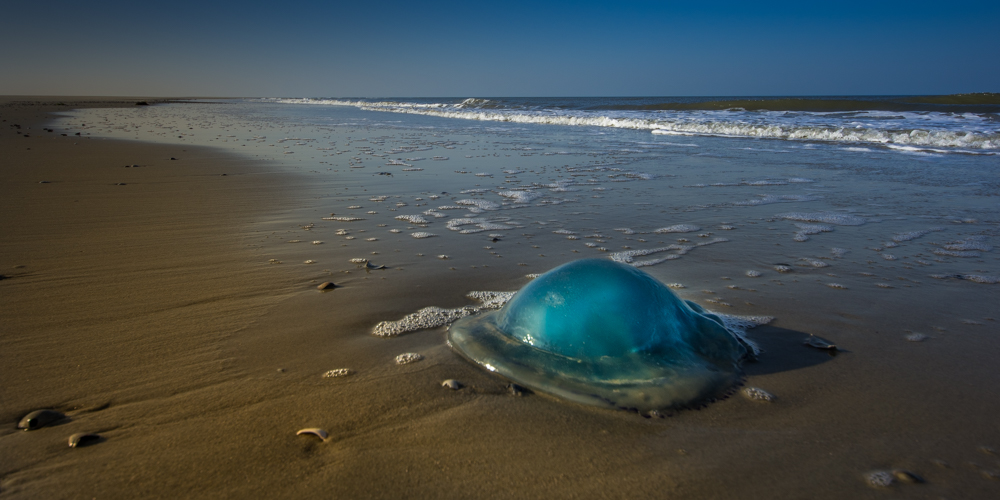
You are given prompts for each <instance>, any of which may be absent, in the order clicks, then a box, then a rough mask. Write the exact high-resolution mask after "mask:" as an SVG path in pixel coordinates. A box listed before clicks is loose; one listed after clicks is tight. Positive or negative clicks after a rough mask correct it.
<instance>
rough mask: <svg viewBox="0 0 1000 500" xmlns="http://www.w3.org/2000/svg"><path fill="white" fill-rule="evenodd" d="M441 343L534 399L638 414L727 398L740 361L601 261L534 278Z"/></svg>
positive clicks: (728, 336) (697, 313)
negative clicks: (541, 396)
mask: <svg viewBox="0 0 1000 500" xmlns="http://www.w3.org/2000/svg"><path fill="white" fill-rule="evenodd" d="M448 339H449V341H450V344H451V346H452V347H453V348H454V349H455V350H456V351H457V352H458V353H459V354H461V355H462V356H464V357H465V358H467V359H469V360H470V361H472V362H474V363H476V364H478V365H480V366H482V367H484V368H486V369H487V370H490V371H493V372H496V373H498V374H500V375H502V376H504V377H506V378H508V379H510V380H513V381H514V382H517V383H519V384H522V385H524V386H527V387H530V388H532V389H535V390H537V391H541V392H545V393H549V394H552V395H555V396H558V397H561V398H565V399H569V400H571V401H576V402H579V403H584V404H590V405H597V406H607V407H616V408H624V409H635V410H640V411H649V410H658V409H667V408H682V407H688V406H693V405H696V404H698V403H701V402H702V401H705V400H710V399H712V398H717V397H720V396H723V395H725V394H727V393H728V392H729V391H731V389H732V388H733V387H734V386H735V385H736V384H738V383H739V382H740V380H741V379H742V371H741V370H740V363H741V362H742V361H743V359H744V358H745V357H746V356H747V354H748V351H747V348H746V346H745V345H744V344H743V343H742V342H741V340H740V339H739V338H738V337H737V336H735V335H733V334H732V333H730V331H729V330H727V329H726V328H725V327H724V326H723V323H722V321H721V320H720V319H719V317H718V316H715V315H713V314H711V313H708V312H706V311H705V310H704V309H702V308H701V307H700V306H698V305H697V304H694V303H692V302H688V301H684V300H682V299H680V298H678V297H677V296H676V295H674V293H673V292H672V291H671V290H670V289H669V288H667V287H666V286H665V285H663V284H662V283H660V282H659V281H657V280H656V279H655V278H653V277H652V276H650V275H648V274H646V273H645V272H643V271H640V270H639V269H636V268H634V267H632V266H628V265H625V264H620V263H617V262H614V261H611V260H604V259H584V260H578V261H574V262H570V263H568V264H564V265H562V266H559V267H557V268H555V269H553V270H551V271H549V272H547V273H545V274H543V275H541V276H539V277H538V278H536V279H535V280H533V281H532V282H531V283H529V284H528V285H526V286H525V287H524V288H522V289H521V290H520V291H518V292H517V293H516V294H515V295H514V297H513V298H512V299H511V300H510V301H509V302H508V303H507V304H506V305H505V306H504V307H503V308H501V309H500V310H498V311H493V312H490V313H486V314H481V315H477V316H470V317H466V318H463V319H461V320H459V321H457V322H455V323H454V324H453V325H452V326H451V328H450V329H449V330H448Z"/></svg>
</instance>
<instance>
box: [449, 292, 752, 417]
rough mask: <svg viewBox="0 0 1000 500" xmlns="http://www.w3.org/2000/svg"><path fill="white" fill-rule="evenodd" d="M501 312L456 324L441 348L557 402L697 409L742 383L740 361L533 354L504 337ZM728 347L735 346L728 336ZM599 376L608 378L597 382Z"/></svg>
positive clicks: (641, 355) (702, 314) (693, 306)
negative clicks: (721, 364) (499, 323)
mask: <svg viewBox="0 0 1000 500" xmlns="http://www.w3.org/2000/svg"><path fill="white" fill-rule="evenodd" d="M683 302H684V303H685V305H688V306H689V307H690V309H691V312H692V313H694V314H696V315H698V316H700V317H701V318H702V319H703V320H704V321H709V322H712V323H713V324H715V325H718V326H719V328H723V329H725V327H724V326H723V325H721V323H720V322H719V321H718V320H716V319H715V318H713V316H714V315H712V314H710V313H707V312H705V311H704V309H702V308H701V307H700V306H698V305H697V304H693V303H691V302H689V301H683ZM501 313H502V310H500V311H491V312H487V313H483V314H478V315H474V316H468V317H465V318H462V319H460V320H458V321H456V322H455V323H454V324H452V325H451V326H450V327H449V329H448V334H447V338H448V344H449V346H450V347H451V348H452V349H453V350H454V351H455V352H457V353H458V354H459V355H461V356H462V357H463V358H465V359H466V360H468V361H469V362H471V363H473V364H475V365H478V366H480V367H482V368H484V369H486V370H487V371H490V372H492V373H495V374H497V375H500V376H502V377H504V378H506V379H508V380H510V381H512V382H515V383H517V384H520V385H523V386H525V387H528V388H530V389H532V390H534V391H537V392H541V393H544V394H549V395H551V396H555V397H557V398H560V399H563V400H568V401H572V402H576V403H580V404H584V405H590V406H598V407H604V408H611V409H621V410H629V411H638V412H642V413H645V412H649V411H653V410H670V409H685V408H698V407H701V406H702V405H703V404H704V403H708V402H712V401H714V400H716V399H720V398H724V397H727V396H729V395H731V394H732V393H733V392H734V391H735V390H736V389H737V388H738V387H739V386H740V385H742V382H743V380H744V375H743V371H742V369H741V367H740V361H742V360H734V361H733V363H732V365H731V366H728V367H719V366H717V365H715V364H713V363H711V362H708V360H705V361H706V362H705V363H703V364H677V363H673V362H670V361H669V360H667V359H666V358H664V357H663V356H662V355H656V354H649V353H645V352H637V353H630V354H627V355H625V356H615V357H611V356H603V357H599V358H594V359H577V358H571V357H567V356H563V355H560V354H556V353H552V352H548V351H545V350H541V349H537V348H535V347H533V346H531V345H528V344H526V343H524V342H522V341H520V340H518V339H516V338H514V337H512V336H510V335H508V334H506V333H504V332H503V331H502V330H501V329H500V328H499V327H498V326H497V318H498V317H499V315H500V314H501ZM726 330H727V331H728V329H726ZM734 341H735V342H740V340H739V339H738V338H736V337H734ZM623 368H624V369H625V370H624V373H623V370H622V369H623ZM603 373H609V374H611V373H613V375H612V376H607V377H602V375H601V374H603Z"/></svg>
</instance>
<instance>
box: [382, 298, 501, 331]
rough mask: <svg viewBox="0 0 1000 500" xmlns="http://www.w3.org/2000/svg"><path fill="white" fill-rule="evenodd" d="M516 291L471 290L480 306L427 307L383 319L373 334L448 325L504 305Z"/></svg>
mask: <svg viewBox="0 0 1000 500" xmlns="http://www.w3.org/2000/svg"><path fill="white" fill-rule="evenodd" d="M515 293H516V292H487V291H476V292H469V293H468V294H467V295H466V296H467V297H469V298H472V299H476V300H478V301H480V302H481V304H480V305H478V306H464V307H457V308H454V309H444V308H441V307H425V308H423V309H421V310H419V311H417V312H415V313H412V314H408V315H406V316H405V317H404V318H403V319H400V320H396V321H382V322H380V323H379V324H377V325H375V328H374V329H373V330H372V335H375V336H377V337H395V336H397V335H401V334H404V333H409V332H415V331H417V330H424V329H428V328H437V327H440V326H444V325H448V324H451V323H453V322H455V321H456V320H458V319H460V318H464V317H466V316H468V315H470V314H475V313H477V312H479V311H482V310H486V309H499V308H501V307H503V305H504V304H506V303H507V301H509V300H510V298H511V297H513V296H514V294H515Z"/></svg>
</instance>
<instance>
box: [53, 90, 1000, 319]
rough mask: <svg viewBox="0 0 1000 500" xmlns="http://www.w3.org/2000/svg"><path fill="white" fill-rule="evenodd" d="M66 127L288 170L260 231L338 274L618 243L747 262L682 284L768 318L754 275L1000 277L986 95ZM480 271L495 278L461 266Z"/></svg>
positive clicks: (857, 287) (999, 166)
mask: <svg viewBox="0 0 1000 500" xmlns="http://www.w3.org/2000/svg"><path fill="white" fill-rule="evenodd" d="M57 125H59V126H60V127H61V128H63V129H64V130H65V131H68V132H74V133H76V132H80V133H81V134H82V136H83V137H92V138H98V137H100V138H108V139H111V138H115V139H130V140H144V141H156V142H167V143H172V144H177V145H181V146H183V145H203V146H211V147H217V148H225V149H227V150H228V151H230V152H232V153H234V154H239V155H242V156H244V157H246V158H247V159H248V160H249V159H252V160H253V161H258V162H264V163H262V164H265V163H266V165H268V166H267V167H266V168H267V169H273V168H277V169H279V170H281V171H282V172H285V173H286V174H287V178H288V179H290V182H292V180H294V183H296V185H298V186H301V187H300V188H299V189H300V191H301V193H302V196H301V200H302V201H301V202H300V204H301V206H300V208H299V209H298V210H292V211H289V212H287V213H282V214H275V215H274V217H272V218H271V219H270V222H268V223H266V224H265V225H266V226H267V227H266V228H265V229H267V230H268V232H270V233H273V234H272V235H269V236H268V237H266V238H263V239H261V240H260V241H258V242H256V244H257V245H259V250H260V251H261V252H262V253H263V254H264V255H266V256H267V259H265V260H273V261H274V262H295V263H298V264H296V265H305V266H313V265H320V266H321V267H322V268H323V269H326V270H327V271H329V272H331V273H334V272H336V270H337V269H340V268H345V269H349V268H351V266H352V264H356V263H357V262H359V261H361V260H366V259H367V260H371V261H374V262H376V264H377V265H385V266H388V267H397V268H408V269H423V270H424V271H425V274H426V275H428V276H434V275H435V273H437V272H442V271H454V272H455V273H456V274H454V275H453V276H465V277H466V279H458V280H451V281H452V282H453V283H464V285H457V284H456V285H454V286H455V287H456V289H455V290H454V293H460V292H461V293H465V292H472V291H475V290H474V289H480V290H482V289H487V290H495V291H503V290H511V289H516V288H518V287H519V286H520V284H519V283H520V282H519V281H518V280H521V279H523V277H524V276H527V275H535V274H538V273H541V272H544V271H546V270H548V269H551V268H553V267H555V266H557V265H559V264H562V263H564V262H567V261H569V260H573V259H578V258H584V257H596V258H610V259H613V260H616V261H619V262H624V263H628V264H631V265H634V266H637V267H643V268H645V269H646V270H647V271H648V272H650V273H651V274H653V275H654V276H656V277H658V278H659V279H661V280H662V281H664V282H666V283H675V284H678V285H681V286H686V285H684V282H685V281H689V282H702V283H706V281H705V280H710V281H711V280H718V279H721V278H720V277H726V278H728V279H731V280H737V281H739V282H732V283H715V285H721V286H722V287H723V288H727V287H728V290H725V293H722V291H716V290H715V287H710V288H709V290H712V291H713V293H712V294H696V295H694V296H691V297H690V298H692V299H696V300H698V301H701V302H705V301H708V302H707V303H705V305H706V307H715V308H719V307H720V306H719V304H724V306H721V307H725V308H732V311H734V312H736V313H740V314H750V315H767V316H781V315H782V314H785V315H786V316H787V314H788V311H787V310H783V308H786V307H787V303H782V302H781V300H780V298H779V296H777V295H776V296H774V297H772V299H773V300H763V299H761V296H766V295H767V294H763V293H761V292H760V290H761V288H762V287H754V286H751V285H752V284H753V283H756V282H765V283H771V284H772V286H785V287H794V288H795V289H796V290H798V291H797V292H796V294H797V295H796V296H797V297H808V298H810V300H813V301H815V303H816V304H823V303H827V302H828V300H829V299H830V297H831V296H830V294H831V293H834V294H840V295H834V296H835V297H842V296H843V295H844V294H851V293H859V294H861V295H863V296H868V294H871V293H876V294H877V293H885V292H886V291H891V290H899V289H900V288H919V287H932V286H942V285H948V286H958V287H963V289H968V290H970V293H973V294H975V293H980V292H981V291H982V290H980V289H977V288H974V287H988V288H990V289H992V285H995V284H997V283H1000V259H998V256H1000V253H997V252H994V250H993V244H994V240H995V239H996V237H997V236H998V235H1000V157H998V156H997V154H998V152H1000V99H998V96H997V95H996V94H966V95H954V96H931V97H912V96H911V97H908V96H861V97H859V96H851V97H760V98H754V97H739V98H728V97H726V98H710V97H699V98H693V97H641V98H638V97H583V98H489V97H487V98H405V99H404V98H375V99H369V98H366V99H361V98H325V97H317V98H254V99H224V100H198V101H190V102H176V103H166V104H158V105H153V106H140V107H136V108H134V109H131V108H129V109H92V110H78V111H74V112H72V113H69V114H67V115H65V116H64V117H63V118H62V119H60V121H59V123H58V124H57ZM262 168H263V167H262ZM262 224H264V223H262ZM285 241H294V242H296V243H299V242H305V243H304V244H300V245H287V244H278V243H279V242H281V243H283V242H285ZM316 241H318V242H320V243H317V244H315V245H309V244H308V243H309V242H316ZM334 242H335V244H330V243H334ZM324 243H325V244H324ZM264 255H262V259H263V257H264ZM303 263H305V264H303ZM678 263H684V264H683V265H681V264H678ZM487 268H489V270H487ZM310 269H311V268H310ZM498 269H500V270H498ZM486 275H489V279H490V280H494V281H495V280H500V281H499V282H498V284H496V285H494V286H486V285H482V286H474V285H471V284H469V283H470V282H472V283H475V282H476V281H477V280H479V279H480V278H482V277H484V276H486ZM442 279H445V278H443V277H442ZM448 279H451V278H448ZM483 279H485V278H483ZM730 285H732V286H730ZM681 286H679V287H678V288H676V289H677V290H682V291H681V292H679V293H681V294H685V293H687V292H685V291H683V288H682V287H681ZM462 287H465V288H468V289H467V290H466V289H462V290H459V289H458V288H462ZM748 289H753V290H755V291H754V292H746V290H748ZM788 289H789V288H785V289H784V290H788ZM747 293H750V294H751V295H754V294H756V295H757V296H758V297H757V299H755V300H751V299H750V298H748V297H746V296H745V295H747ZM991 293H993V294H994V295H995V293H996V292H995V291H994V292H991ZM780 296H784V295H780ZM429 302H433V300H429ZM762 303H769V304H770V305H769V306H767V307H762V306H761V304H762ZM712 304H714V306H713V305H712ZM749 304H753V305H749ZM427 305H435V304H431V303H428V304H427ZM378 319H386V320H388V319H394V318H373V319H372V321H373V323H374V322H377V321H376V320H378Z"/></svg>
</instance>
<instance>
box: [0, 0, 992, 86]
mask: <svg viewBox="0 0 1000 500" xmlns="http://www.w3.org/2000/svg"><path fill="white" fill-rule="evenodd" d="M998 22H1000V2H997V1H996V0H994V1H992V2H985V1H964V2H942V1H936V2H926V1H921V0H913V1H877V0H868V1H847V2H842V1H839V2H831V1H826V2H817V1H808V0H800V1H788V2H729V1H718V2H691V1H687V2H674V1H635V2H632V1H627V0H623V1H617V2H589V1H582V0H581V1H575V2H553V1H545V0H537V1H525V2H520V1H517V2H476V1H462V2H457V1H456V2H419V1H416V0H411V1H380V0H368V1H357V2H337V1H327V2H321V1H297V0H291V1H285V2H260V1H254V0H247V1H240V2H218V1H216V2H213V1H210V0H209V1H204V0H203V1H199V2H195V1H189V0H174V1H170V2H163V1H153V2H143V1H136V0H130V1H127V2H125V1H105V0H94V1H91V2H85V1H80V0H75V1H72V2H69V1H64V0H46V1H34V0H18V1H16V2H7V4H6V5H5V6H4V7H3V8H2V10H0V37H2V38H0V39H2V40H3V47H2V48H0V94H62V95H155V96H274V97H276V96H282V97H297V96H298V97H319V96H325V97H347V96H355V97H376V96H395V97H416V96H425V97H440V96H451V97H489V96H650V95H661V96H662V95H667V96H686V95H697V96H740V95H851V94H853V95H858V94H880V95H884V94H951V93H962V92H1000V63H998V61H1000V56H998V53H1000V27H998V24H1000V23H998Z"/></svg>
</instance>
